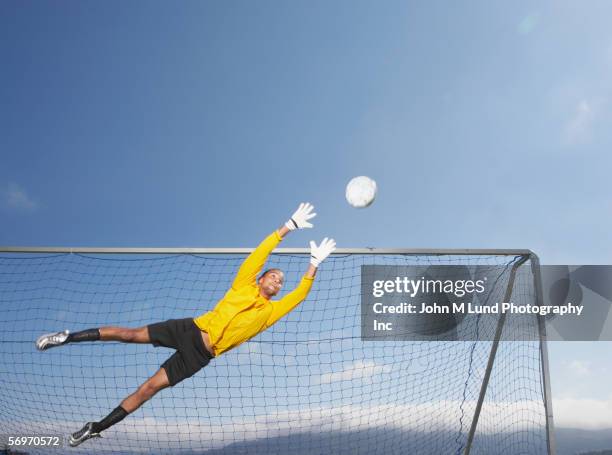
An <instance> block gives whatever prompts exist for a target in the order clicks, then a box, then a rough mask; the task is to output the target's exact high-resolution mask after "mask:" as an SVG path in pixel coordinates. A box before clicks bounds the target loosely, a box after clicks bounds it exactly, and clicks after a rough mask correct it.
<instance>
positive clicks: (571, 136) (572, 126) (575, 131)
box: [564, 99, 602, 145]
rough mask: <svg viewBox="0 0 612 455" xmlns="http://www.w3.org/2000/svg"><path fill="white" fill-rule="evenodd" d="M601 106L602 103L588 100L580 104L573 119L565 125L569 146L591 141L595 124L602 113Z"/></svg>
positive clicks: (566, 141)
mask: <svg viewBox="0 0 612 455" xmlns="http://www.w3.org/2000/svg"><path fill="white" fill-rule="evenodd" d="M601 105H602V102H601V101H589V100H586V99H582V100H580V101H579V102H578V104H577V105H576V107H575V109H574V112H573V114H572V118H571V119H570V120H569V121H568V122H567V124H566V125H565V130H564V141H565V143H566V144H567V145H577V144H580V143H584V142H588V141H589V140H590V139H591V136H592V130H593V122H594V121H595V118H596V116H597V114H598V113H599V111H600V108H601Z"/></svg>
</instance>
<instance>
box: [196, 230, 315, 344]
mask: <svg viewBox="0 0 612 455" xmlns="http://www.w3.org/2000/svg"><path fill="white" fill-rule="evenodd" d="M281 240H282V238H281V236H280V235H279V234H278V232H277V231H274V232H273V233H272V234H270V235H269V236H268V237H266V238H265V239H264V241H263V242H261V243H260V244H259V246H258V247H257V248H256V249H255V250H254V251H253V252H252V253H251V254H250V255H249V256H248V257H247V258H246V259H245V260H244V262H243V263H242V265H241V266H240V269H239V270H238V273H237V274H236V278H234V282H233V283H232V287H231V288H230V289H229V290H228V291H227V293H226V294H225V296H224V297H223V298H222V299H221V300H219V302H218V303H217V305H216V306H215V308H214V309H213V310H212V311H209V312H208V313H204V314H202V315H201V316H198V317H197V318H194V321H195V323H196V325H197V326H198V327H199V328H200V330H203V331H205V332H207V333H208V336H209V337H210V343H211V346H212V349H213V351H214V352H213V354H214V355H215V356H218V355H220V354H222V353H224V352H225V351H227V350H229V349H232V348H235V347H236V346H238V345H239V344H242V343H244V342H245V341H247V340H249V339H250V338H253V337H254V336H255V335H257V334H258V333H260V332H262V331H264V330H265V329H267V328H268V327H270V326H271V325H272V324H274V323H275V322H276V321H278V320H279V319H280V318H282V317H283V316H284V315H286V314H287V313H289V312H290V311H291V310H293V309H294V308H295V307H296V306H297V305H298V304H299V303H300V302H301V301H302V300H304V299H305V298H306V296H307V295H308V293H309V292H310V288H311V287H312V282H313V279H314V278H312V277H307V276H304V277H303V278H302V280H301V281H300V284H299V285H298V286H297V287H296V288H295V289H294V290H293V291H291V292H290V293H289V294H287V295H286V296H284V297H283V298H282V299H280V300H278V301H271V300H268V299H266V298H264V297H262V296H261V295H260V294H259V287H258V286H257V275H259V274H260V273H261V271H262V270H263V266H264V264H265V262H266V259H268V256H269V255H270V253H271V252H272V250H274V248H276V246H277V245H278V244H279V242H280V241H281Z"/></svg>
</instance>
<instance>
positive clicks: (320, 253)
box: [310, 237, 336, 267]
mask: <svg viewBox="0 0 612 455" xmlns="http://www.w3.org/2000/svg"><path fill="white" fill-rule="evenodd" d="M335 250H336V241H335V240H334V239H328V238H327V237H325V238H324V239H323V241H322V242H321V244H320V245H319V246H317V244H316V243H314V241H313V240H311V241H310V263H311V264H312V265H314V266H315V267H319V264H321V262H323V260H324V259H325V258H326V257H327V256H329V255H330V254H331V253H333V252H334V251H335Z"/></svg>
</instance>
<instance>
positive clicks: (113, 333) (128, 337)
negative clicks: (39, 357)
mask: <svg viewBox="0 0 612 455" xmlns="http://www.w3.org/2000/svg"><path fill="white" fill-rule="evenodd" d="M81 341H120V342H123V343H150V342H151V340H150V339H149V331H148V330H147V327H146V326H145V327H138V328H135V329H131V328H126V327H101V328H96V329H87V330H82V331H80V332H75V333H70V332H69V331H68V330H64V331H63V332H56V333H48V334H46V335H43V336H41V337H40V338H38V340H36V347H37V348H38V350H39V351H44V350H46V349H49V348H53V347H56V346H62V345H64V344H68V343H77V342H81Z"/></svg>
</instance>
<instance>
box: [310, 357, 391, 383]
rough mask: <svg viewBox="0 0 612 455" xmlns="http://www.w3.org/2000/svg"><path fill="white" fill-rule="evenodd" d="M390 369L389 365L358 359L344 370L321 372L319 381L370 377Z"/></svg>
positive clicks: (387, 371) (328, 381)
mask: <svg viewBox="0 0 612 455" xmlns="http://www.w3.org/2000/svg"><path fill="white" fill-rule="evenodd" d="M391 370H392V368H391V366H390V365H377V364H376V363H375V362H364V361H363V360H360V361H358V362H355V363H353V364H352V365H350V366H349V367H348V368H345V369H344V370H341V371H336V372H333V373H325V374H322V375H321V377H320V378H319V382H320V383H321V384H329V383H332V382H338V381H352V380H355V379H363V378H371V377H372V376H375V375H378V374H382V373H389V372H391Z"/></svg>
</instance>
